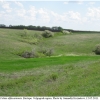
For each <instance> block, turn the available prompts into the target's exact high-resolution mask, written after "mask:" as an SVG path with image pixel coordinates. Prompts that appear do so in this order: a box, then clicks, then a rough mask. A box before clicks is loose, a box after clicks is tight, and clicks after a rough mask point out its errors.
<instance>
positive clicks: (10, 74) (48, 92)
mask: <svg viewBox="0 0 100 100" xmlns="http://www.w3.org/2000/svg"><path fill="white" fill-rule="evenodd" d="M41 33H42V32H41V31H29V30H28V34H27V36H28V37H27V38H26V37H25V38H23V37H21V34H23V30H15V29H0V96H100V86H99V84H100V80H99V79H100V74H99V70H100V56H97V55H95V54H94V53H93V52H92V50H94V48H95V47H96V46H97V45H98V44H100V34H99V33H94V34H93V33H92V34H89V33H88V34H87V33H85V34H82V33H81V34H77V33H75V34H74V33H73V34H69V35H62V34H61V33H59V34H57V33H55V36H54V37H53V38H46V39H44V38H43V39H40V40H39V41H38V43H36V44H34V43H33V42H34V41H35V39H36V38H35V37H34V34H41ZM36 36H37V35H36ZM42 47H46V48H53V49H54V55H53V56H51V57H40V58H30V59H25V58H22V57H20V56H18V55H17V54H18V53H20V52H22V51H31V50H34V49H35V50H38V49H39V48H40V49H41V48H42Z"/></svg>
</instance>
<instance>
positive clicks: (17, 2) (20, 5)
mask: <svg viewBox="0 0 100 100" xmlns="http://www.w3.org/2000/svg"><path fill="white" fill-rule="evenodd" d="M15 4H17V5H18V6H19V7H23V4H22V3H20V2H19V1H15Z"/></svg>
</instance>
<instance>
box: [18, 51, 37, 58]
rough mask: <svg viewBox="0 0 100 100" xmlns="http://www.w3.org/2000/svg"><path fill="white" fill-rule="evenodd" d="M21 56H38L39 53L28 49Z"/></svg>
mask: <svg viewBox="0 0 100 100" xmlns="http://www.w3.org/2000/svg"><path fill="white" fill-rule="evenodd" d="M19 56H21V57H24V58H37V57H38V53H37V52H35V51H31V52H28V51H26V52H23V53H22V54H20V55H19Z"/></svg>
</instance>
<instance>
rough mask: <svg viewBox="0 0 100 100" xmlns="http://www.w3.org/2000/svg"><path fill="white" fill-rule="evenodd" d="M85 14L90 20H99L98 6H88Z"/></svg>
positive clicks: (99, 9)
mask: <svg viewBox="0 0 100 100" xmlns="http://www.w3.org/2000/svg"><path fill="white" fill-rule="evenodd" d="M87 16H88V17H89V18H91V19H92V20H100V7H97V8H96V7H93V8H90V7H89V8H88V12H87Z"/></svg>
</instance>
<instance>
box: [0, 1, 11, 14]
mask: <svg viewBox="0 0 100 100" xmlns="http://www.w3.org/2000/svg"><path fill="white" fill-rule="evenodd" d="M2 8H4V9H5V10H6V12H8V13H9V12H11V11H12V8H11V7H10V4H9V3H8V2H4V3H3V4H2Z"/></svg>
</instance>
